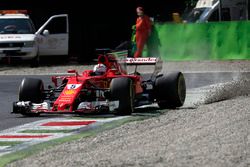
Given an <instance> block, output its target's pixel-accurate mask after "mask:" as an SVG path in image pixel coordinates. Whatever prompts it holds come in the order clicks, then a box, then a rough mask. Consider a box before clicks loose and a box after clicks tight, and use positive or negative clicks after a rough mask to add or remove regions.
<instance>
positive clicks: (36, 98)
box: [19, 78, 44, 116]
mask: <svg viewBox="0 0 250 167" xmlns="http://www.w3.org/2000/svg"><path fill="white" fill-rule="evenodd" d="M43 90H44V85H43V82H42V80H40V79H34V78H24V79H23V80H22V82H21V85H20V87H19V101H30V102H32V103H42V102H43ZM22 114H23V115H26V116H38V115H39V114H38V113H22Z"/></svg>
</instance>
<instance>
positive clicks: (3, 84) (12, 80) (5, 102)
mask: <svg viewBox="0 0 250 167" xmlns="http://www.w3.org/2000/svg"><path fill="white" fill-rule="evenodd" d="M184 76H185V79H186V85H187V89H188V90H190V89H192V88H198V87H202V86H207V85H211V84H215V83H223V82H227V81H231V80H235V79H237V78H239V77H247V78H250V73H248V72H246V73H232V72H219V73H215V72H213V73H185V74H184ZM24 77H33V78H40V79H42V80H43V81H44V84H45V85H48V84H51V82H50V76H40V75H39V76H30V75H29V76H24V75H22V76H20V75H19V76H18V75H4V76H0V78H1V79H0V106H1V108H0V130H4V129H7V128H11V127H14V126H18V125H22V124H25V123H29V122H33V121H37V120H42V119H47V118H53V117H62V115H42V116H40V117H23V116H22V115H16V114H11V111H12V102H14V101H16V100H18V87H19V85H20V83H21V80H22V79H23V78H24Z"/></svg>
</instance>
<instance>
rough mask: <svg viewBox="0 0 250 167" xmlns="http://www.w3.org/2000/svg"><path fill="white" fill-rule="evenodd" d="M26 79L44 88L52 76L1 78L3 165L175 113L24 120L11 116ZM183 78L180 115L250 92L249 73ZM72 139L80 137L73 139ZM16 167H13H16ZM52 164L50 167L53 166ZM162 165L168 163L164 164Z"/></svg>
mask: <svg viewBox="0 0 250 167" xmlns="http://www.w3.org/2000/svg"><path fill="white" fill-rule="evenodd" d="M186 71H187V70H186ZM26 76H28V77H35V78H40V79H42V80H43V81H44V83H45V85H48V84H51V82H50V75H1V76H0V77H1V81H0V86H1V88H2V89H1V90H0V94H1V96H0V105H1V109H0V110H1V112H0V130H1V131H0V162H1V161H2V162H1V163H0V165H3V164H6V163H7V162H11V161H12V160H16V159H19V158H23V157H25V156H22V155H20V154H22V150H29V149H31V148H33V147H36V146H37V144H38V145H39V143H40V145H42V143H52V145H53V142H54V141H57V142H55V145H58V144H60V143H63V142H65V141H71V139H70V138H73V139H74V140H76V139H79V138H81V137H84V136H91V133H92V134H94V135H97V134H98V133H100V132H102V131H104V130H107V129H109V130H110V129H112V128H115V127H116V126H121V125H123V124H124V123H125V122H126V123H127V122H131V121H136V120H137V121H138V120H144V119H148V118H149V119H150V118H154V117H159V119H160V117H161V115H164V116H166V115H168V114H172V112H174V110H173V111H169V110H159V109H158V108H157V106H156V105H153V106H145V107H142V108H138V109H136V111H135V113H133V114H132V116H129V117H116V116H114V115H87V116H74V115H58V114H57V115H47V114H45V115H41V116H39V117H23V116H21V115H15V114H11V110H12V102H13V101H16V100H17V99H18V87H19V84H20V83H21V80H22V78H24V77H26ZM184 76H185V79H186V85H187V97H186V102H185V105H184V106H183V107H181V108H180V109H177V110H176V112H177V113H178V112H179V111H180V110H190V112H193V110H197V109H200V108H202V106H204V105H209V104H212V103H218V102H220V101H224V100H228V99H234V98H237V97H238V96H246V95H248V94H249V92H250V86H249V85H250V81H249V78H250V73H249V72H248V71H240V72H239V71H233V70H228V71H226V70H223V71H204V70H200V71H187V72H185V71H184ZM222 110H223V108H222ZM139 122H140V121H139ZM112 124H113V125H112ZM138 126H139V125H138ZM110 127H112V128H110ZM98 129H99V130H98ZM81 134H84V135H81ZM72 136H78V137H75V138H74V137H72ZM64 139H65V141H64ZM48 141H49V142H48ZM56 143H57V144H56ZM45 145H46V144H45ZM47 145H48V146H47V147H49V146H51V144H47ZM30 146H32V147H30ZM42 148H43V146H40V147H39V148H38V149H37V150H42ZM45 148H46V147H45ZM20 152H21V153H20ZM25 154H27V155H30V154H28V153H27V152H26V153H25ZM1 158H2V160H1ZM103 158H104V157H102V159H103ZM104 159H105V158H104ZM27 162H28V160H27ZM35 162H37V161H34V163H35ZM56 162H57V161H55V164H53V163H52V164H50V163H49V164H50V165H52V166H54V165H58V164H60V163H56ZM98 162H99V163H100V161H98V160H97V161H96V163H93V164H98ZM122 162H123V161H121V164H124V163H122ZM136 162H137V161H135V163H136ZM163 162H164V161H163ZM144 163H145V160H142V164H144ZM180 163H181V162H180ZM17 164H18V162H17ZM17 164H13V166H15V165H17ZM20 164H25V165H26V163H25V160H24V161H23V162H22V163H21V162H20ZM49 164H48V166H50V165H49ZM65 164H67V165H72V163H69V162H68V163H65ZM73 164H74V163H73ZM93 164H90V166H91V165H93ZM121 164H119V163H118V162H116V161H114V162H112V161H111V162H107V164H106V162H105V163H104V165H107V166H109V165H118V166H119V165H121ZM163 164H168V163H166V162H165V163H163ZM33 165H34V164H33ZM40 165H41V164H40ZM151 165H152V164H151ZM154 165H155V164H154ZM87 166H89V165H87ZM177 166H178V165H177Z"/></svg>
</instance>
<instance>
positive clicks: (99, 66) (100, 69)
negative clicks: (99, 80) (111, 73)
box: [93, 64, 107, 75]
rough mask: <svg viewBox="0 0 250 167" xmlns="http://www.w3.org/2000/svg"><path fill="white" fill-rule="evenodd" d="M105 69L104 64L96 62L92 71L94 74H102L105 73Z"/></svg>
mask: <svg viewBox="0 0 250 167" xmlns="http://www.w3.org/2000/svg"><path fill="white" fill-rule="evenodd" d="M106 71H107V67H106V66H105V65H104V64H97V65H95V66H94V69H93V72H94V73H95V74H96V75H103V74H104V73H106Z"/></svg>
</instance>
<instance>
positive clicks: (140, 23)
mask: <svg viewBox="0 0 250 167" xmlns="http://www.w3.org/2000/svg"><path fill="white" fill-rule="evenodd" d="M136 12H137V15H138V18H137V20H136V34H135V38H136V47H137V50H136V52H135V54H134V57H135V58H137V57H141V56H142V52H143V47H144V45H145V44H146V42H147V39H148V37H149V35H150V33H151V27H152V23H151V20H150V18H149V17H148V16H147V15H145V14H144V9H143V8H142V7H137V8H136Z"/></svg>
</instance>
